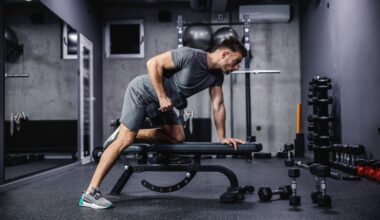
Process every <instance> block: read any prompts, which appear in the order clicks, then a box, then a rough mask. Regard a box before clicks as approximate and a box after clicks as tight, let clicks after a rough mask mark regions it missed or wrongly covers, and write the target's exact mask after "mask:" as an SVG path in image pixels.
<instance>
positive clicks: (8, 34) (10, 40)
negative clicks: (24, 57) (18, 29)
mask: <svg viewBox="0 0 380 220" xmlns="http://www.w3.org/2000/svg"><path fill="white" fill-rule="evenodd" d="M4 39H5V61H7V62H10V63H14V62H15V61H16V60H17V59H18V58H19V57H20V55H21V54H22V53H23V52H24V46H23V45H22V44H20V43H19V40H18V37H17V35H16V33H15V31H14V30H13V29H12V28H10V27H5V30H4Z"/></svg>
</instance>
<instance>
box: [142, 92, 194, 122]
mask: <svg viewBox="0 0 380 220" xmlns="http://www.w3.org/2000/svg"><path fill="white" fill-rule="evenodd" d="M171 101H172V103H173V106H174V107H175V108H177V109H178V110H182V109H184V108H186V107H187V100H186V98H185V97H184V96H183V95H182V94H181V93H179V92H176V93H174V94H173V96H172V97H171ZM159 108H160V106H159V104H158V103H157V102H152V103H150V104H149V105H148V106H147V107H146V109H147V110H146V112H147V114H148V116H149V118H151V119H153V118H156V117H157V116H158V114H159V111H160V110H159Z"/></svg>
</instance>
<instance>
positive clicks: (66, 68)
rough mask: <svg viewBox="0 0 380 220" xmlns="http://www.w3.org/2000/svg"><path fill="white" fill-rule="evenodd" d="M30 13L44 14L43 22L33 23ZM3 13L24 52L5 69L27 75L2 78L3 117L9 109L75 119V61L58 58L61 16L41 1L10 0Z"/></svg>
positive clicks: (39, 116) (44, 117) (37, 117)
mask: <svg viewBox="0 0 380 220" xmlns="http://www.w3.org/2000/svg"><path fill="white" fill-rule="evenodd" d="M31 13H41V14H43V16H44V20H45V22H44V23H43V24H32V22H31V20H30V15H31ZM6 16H7V19H6V25H7V26H9V27H11V28H12V29H13V30H14V31H15V32H16V34H17V37H18V39H19V42H20V43H21V44H23V45H24V53H23V55H22V56H20V58H19V59H18V60H17V61H16V62H15V63H6V64H5V72H6V73H7V74H8V75H15V74H29V76H30V77H28V78H19V77H17V78H13V77H12V78H6V79H5V117H6V119H8V120H9V119H10V116H11V113H12V112H25V114H26V116H27V117H28V118H29V119H30V120H49V119H56V120H57V119H59V120H76V119H78V111H77V108H78V94H77V93H78V92H77V69H78V61H77V60H76V59H75V60H64V59H62V58H61V57H62V56H61V44H62V41H61V39H62V30H61V29H62V20H61V19H60V18H58V17H57V16H56V15H55V14H53V13H52V12H50V11H49V10H48V9H47V8H46V7H45V6H43V5H42V4H41V5H39V4H38V5H37V4H33V5H21V4H13V5H10V6H9V7H7V11H6Z"/></svg>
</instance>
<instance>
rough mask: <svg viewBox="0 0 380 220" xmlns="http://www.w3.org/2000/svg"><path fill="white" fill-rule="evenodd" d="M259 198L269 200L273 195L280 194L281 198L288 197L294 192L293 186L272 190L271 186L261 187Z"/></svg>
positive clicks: (264, 200)
mask: <svg viewBox="0 0 380 220" xmlns="http://www.w3.org/2000/svg"><path fill="white" fill-rule="evenodd" d="M258 194H259V198H260V200H261V201H263V202H268V201H270V200H271V199H272V196H273V195H279V196H280V199H283V200H284V199H288V198H289V196H290V195H291V194H292V187H290V186H289V185H286V186H281V187H278V189H277V190H272V189H271V188H270V187H260V188H259V192H258Z"/></svg>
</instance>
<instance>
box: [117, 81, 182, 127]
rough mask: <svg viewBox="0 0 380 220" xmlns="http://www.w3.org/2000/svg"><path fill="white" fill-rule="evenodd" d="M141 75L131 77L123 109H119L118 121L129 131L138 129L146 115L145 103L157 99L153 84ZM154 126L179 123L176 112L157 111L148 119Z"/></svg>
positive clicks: (156, 100)
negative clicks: (152, 117) (156, 115)
mask: <svg viewBox="0 0 380 220" xmlns="http://www.w3.org/2000/svg"><path fill="white" fill-rule="evenodd" d="M149 83H150V82H146V79H144V78H142V77H136V78H135V79H133V80H132V81H131V82H130V83H129V85H128V87H127V90H126V91H125V95H124V102H123V109H122V111H121V116H120V123H122V124H123V125H125V126H126V127H127V128H128V129H129V130H131V131H134V132H136V131H138V130H139V129H140V127H141V125H142V124H143V122H144V120H145V118H146V117H147V116H148V114H147V112H146V109H147V105H148V104H150V103H152V102H156V103H158V99H157V96H156V93H155V91H154V89H153V86H152V87H151V86H149ZM150 120H151V122H152V123H153V124H154V125H155V126H159V125H179V124H181V122H180V120H179V118H178V115H177V113H176V112H175V111H174V110H172V111H169V112H159V113H158V117H157V118H154V119H150Z"/></svg>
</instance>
